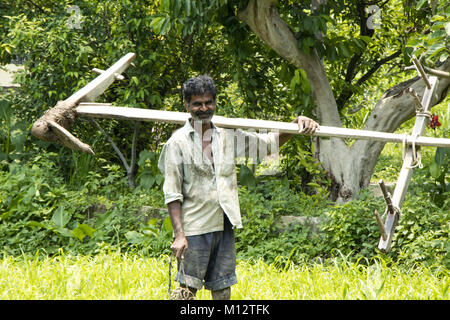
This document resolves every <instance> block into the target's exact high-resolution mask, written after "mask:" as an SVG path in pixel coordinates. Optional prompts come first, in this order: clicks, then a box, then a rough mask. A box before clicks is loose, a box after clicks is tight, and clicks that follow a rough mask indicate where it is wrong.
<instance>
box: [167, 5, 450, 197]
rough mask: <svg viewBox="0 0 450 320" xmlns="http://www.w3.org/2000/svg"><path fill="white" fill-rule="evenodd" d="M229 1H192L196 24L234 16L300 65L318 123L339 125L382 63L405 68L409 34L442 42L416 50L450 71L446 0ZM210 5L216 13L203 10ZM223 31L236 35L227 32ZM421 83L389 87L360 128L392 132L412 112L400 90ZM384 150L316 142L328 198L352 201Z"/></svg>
mask: <svg viewBox="0 0 450 320" xmlns="http://www.w3.org/2000/svg"><path fill="white" fill-rule="evenodd" d="M160 3H161V6H162V11H163V12H166V14H167V17H168V18H167V19H170V18H171V19H172V21H175V22H174V23H175V25H176V23H177V19H178V18H179V17H180V16H181V17H184V16H183V15H179V14H177V13H178V12H181V11H183V9H184V10H185V11H184V14H185V15H189V12H190V11H189V10H188V8H187V3H191V4H192V2H191V1H186V2H182V1H175V0H162V1H161V2H160ZM183 3H184V4H183ZM232 3H235V2H231V1H230V2H228V1H198V2H196V6H197V11H196V12H197V16H198V17H199V20H200V21H202V19H203V20H204V17H205V16H209V17H210V18H211V19H212V20H214V19H215V20H216V21H219V22H221V23H222V24H223V25H224V26H225V28H227V27H228V26H229V25H230V22H229V20H230V19H231V18H232V16H233V13H235V15H236V17H237V18H238V19H239V20H241V21H243V22H245V24H246V25H247V26H248V27H249V28H250V29H251V30H252V31H253V32H254V34H256V35H257V36H258V37H259V38H260V39H261V41H263V42H264V43H265V44H266V45H267V46H268V47H269V48H271V49H272V50H273V51H275V52H276V53H277V54H278V55H279V56H280V57H282V58H284V59H285V60H286V61H287V62H289V63H290V64H291V65H293V66H295V68H297V69H299V70H303V71H304V73H306V78H307V82H308V83H309V86H310V88H311V96H312V98H313V99H311V102H310V104H312V105H313V110H314V114H315V116H316V117H317V118H318V120H319V122H320V123H321V124H323V125H327V126H337V127H340V126H342V125H343V124H342V122H343V119H345V113H344V111H345V110H346V109H347V108H348V106H349V103H348V102H349V100H350V98H351V97H352V96H353V95H355V94H358V93H359V94H360V93H361V92H362V90H361V89H363V88H364V86H367V85H376V84H377V81H376V80H375V79H374V77H375V76H379V75H378V74H379V72H380V70H382V69H383V68H382V67H383V66H385V65H386V64H387V63H390V64H391V69H393V68H397V70H399V68H400V69H401V68H402V65H403V66H405V65H409V64H410V63H411V56H412V55H413V54H414V53H413V52H412V51H413V50H412V49H413V45H412V44H411V43H409V44H408V40H410V39H415V38H417V37H420V36H422V35H424V34H425V35H428V36H429V38H431V39H433V38H434V39H441V40H442V42H439V41H438V42H437V43H435V44H434V45H433V46H432V47H430V48H426V49H427V50H425V51H423V50H422V52H424V53H425V55H424V57H425V58H428V59H429V60H430V59H431V61H428V63H433V64H434V63H436V65H437V66H439V69H440V70H444V71H449V70H450V59H449V58H448V56H449V55H448V53H449V44H448V43H449V42H448V40H449V37H448V35H449V31H448V29H447V33H446V31H445V30H444V29H445V28H446V27H447V28H448V24H447V25H446V24H445V21H446V17H448V15H449V5H448V4H447V3H446V2H445V1H440V2H438V1H430V4H428V3H425V1H424V0H422V1H418V3H417V7H416V3H415V1H409V0H405V1H361V0H356V1H328V2H326V1H325V0H324V1H320V0H317V1H312V2H310V1H289V0H286V1H275V0H249V1H240V2H239V3H238V4H232ZM214 6H216V10H217V12H219V13H216V14H210V12H211V8H212V7H214ZM367 9H375V10H372V11H368V10H367ZM191 11H192V10H191ZM227 13H228V15H227ZM230 13H231V14H230ZM375 15H377V16H378V18H379V15H382V20H381V21H380V20H378V21H374V18H375ZM194 20H195V19H194ZM447 20H448V18H447ZM210 21H211V20H210ZM429 21H431V26H430V23H429ZM375 24H377V25H376V27H375ZM235 29H236V28H235ZM230 33H231V34H232V36H237V37H240V36H239V35H236V34H235V33H233V31H232V30H230ZM433 58H434V59H433ZM394 63H395V64H394ZM449 86H450V79H448V78H443V79H441V81H440V82H439V85H438V87H437V88H436V91H435V93H436V94H435V97H434V99H433V102H432V104H433V105H436V104H438V103H439V102H441V101H442V100H443V99H444V98H445V97H446V95H447V92H448V89H449ZM424 87H425V86H424V82H423V81H422V80H421V79H419V78H418V77H414V78H411V79H409V80H407V81H404V82H401V83H399V84H397V85H395V86H393V87H391V88H389V89H388V90H387V91H386V92H385V94H384V95H383V96H382V97H381V99H380V100H379V101H378V102H377V103H376V105H375V106H374V107H373V111H372V112H371V114H370V116H369V117H368V118H367V120H366V121H365V123H364V129H366V130H375V131H386V132H393V131H395V130H396V129H397V128H399V126H400V125H401V124H402V123H404V122H405V121H407V120H408V119H410V118H411V117H413V116H414V115H415V108H414V100H413V97H411V96H410V95H407V94H404V92H405V90H406V89H407V88H412V89H414V90H415V91H416V92H418V93H419V94H421V93H422V92H423V91H424ZM305 91H306V93H308V91H309V90H305ZM383 147H384V143H380V142H373V141H362V140H360V141H356V142H354V143H353V144H348V143H346V142H345V141H343V140H342V139H335V138H332V139H327V140H325V139H323V140H320V141H316V147H315V148H316V150H318V158H319V160H320V162H321V163H322V165H323V167H324V168H325V170H326V171H327V172H328V173H329V175H330V177H331V179H332V181H333V187H332V189H333V190H332V195H331V197H332V198H333V199H334V200H338V201H348V200H351V199H353V198H354V197H356V196H357V195H358V193H359V190H360V189H361V188H363V187H366V186H367V185H368V184H369V182H370V177H371V175H372V173H373V170H374V167H375V164H376V162H377V159H378V157H379V155H380V153H381V151H382V149H383Z"/></svg>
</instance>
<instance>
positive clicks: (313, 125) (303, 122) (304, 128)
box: [293, 116, 319, 134]
mask: <svg viewBox="0 0 450 320" xmlns="http://www.w3.org/2000/svg"><path fill="white" fill-rule="evenodd" d="M293 122H295V123H297V124H298V132H300V133H304V134H313V133H314V132H316V130H317V129H319V124H318V123H317V122H315V121H314V120H313V119H311V118H308V117H305V116H299V117H297V118H296V119H295V120H294V121H293Z"/></svg>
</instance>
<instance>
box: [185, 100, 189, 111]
mask: <svg viewBox="0 0 450 320" xmlns="http://www.w3.org/2000/svg"><path fill="white" fill-rule="evenodd" d="M184 107H185V108H186V111H188V112H189V104H188V103H187V101H185V102H184Z"/></svg>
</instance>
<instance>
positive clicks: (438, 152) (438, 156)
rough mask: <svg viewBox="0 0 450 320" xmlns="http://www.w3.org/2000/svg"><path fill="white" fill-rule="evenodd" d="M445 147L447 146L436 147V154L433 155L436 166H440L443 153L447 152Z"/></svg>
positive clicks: (442, 160)
mask: <svg viewBox="0 0 450 320" xmlns="http://www.w3.org/2000/svg"><path fill="white" fill-rule="evenodd" d="M446 149H448V148H436V154H435V155H434V161H435V162H436V163H437V165H438V166H442V165H443V164H444V161H445V154H446V153H447V151H446Z"/></svg>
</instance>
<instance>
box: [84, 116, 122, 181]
mask: <svg viewBox="0 0 450 320" xmlns="http://www.w3.org/2000/svg"><path fill="white" fill-rule="evenodd" d="M90 120H91V121H92V122H93V123H94V124H95V125H96V127H97V128H98V130H100V131H101V132H102V133H103V135H104V136H105V137H106V139H107V140H108V142H109V143H110V144H111V146H112V147H113V149H114V151H116V153H117V155H118V156H119V158H120V160H121V161H122V164H123V166H124V167H125V170H126V171H127V173H128V172H129V171H130V166H129V165H128V163H127V160H126V159H125V156H124V155H123V153H122V152H121V151H120V149H119V148H118V147H117V145H116V144H115V143H114V141H113V139H111V137H110V136H109V135H108V134H107V133H106V131H105V130H103V128H102V127H101V126H100V125H99V124H98V122H97V121H95V120H94V119H92V118H91V119H90Z"/></svg>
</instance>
